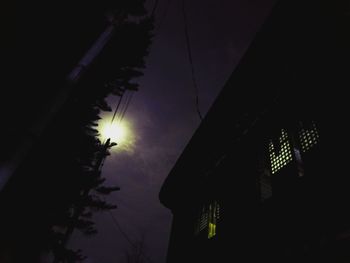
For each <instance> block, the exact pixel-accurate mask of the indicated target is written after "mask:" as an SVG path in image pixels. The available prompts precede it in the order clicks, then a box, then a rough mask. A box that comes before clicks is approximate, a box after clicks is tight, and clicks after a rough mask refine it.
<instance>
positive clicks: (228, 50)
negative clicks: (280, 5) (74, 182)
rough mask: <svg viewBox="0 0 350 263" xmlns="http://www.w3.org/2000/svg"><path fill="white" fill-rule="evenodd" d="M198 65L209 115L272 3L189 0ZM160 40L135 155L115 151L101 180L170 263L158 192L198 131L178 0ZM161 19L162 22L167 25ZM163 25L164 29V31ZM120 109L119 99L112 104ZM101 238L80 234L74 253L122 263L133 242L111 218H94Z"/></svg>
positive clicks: (150, 246) (124, 219)
mask: <svg viewBox="0 0 350 263" xmlns="http://www.w3.org/2000/svg"><path fill="white" fill-rule="evenodd" d="M186 2H187V3H186V6H187V16H188V21H189V25H188V27H189V33H190V39H191V44H192V53H193V60H194V65H195V70H196V76H197V81H198V86H199V101H200V102H199V103H200V109H201V112H202V114H203V115H204V114H205V113H206V112H207V110H208V109H209V107H210V105H211V104H212V103H213V101H214V99H215V98H216V96H217V95H218V92H219V91H220V89H221V88H222V86H223V85H224V83H225V82H226V80H227V79H228V77H229V76H230V74H231V73H232V71H233V70H234V68H235V66H236V65H237V63H238V62H239V59H240V57H241V56H242V55H243V53H244V51H245V49H246V48H247V46H248V44H249V43H250V41H251V39H252V38H253V37H254V34H255V32H256V30H257V29H258V28H259V26H260V25H261V23H262V21H263V20H264V18H265V17H266V15H267V14H268V13H269V11H270V8H271V6H272V2H274V1H273V0H265V1H261V0H215V1H209V0H208V1H203V0H192V1H186ZM156 15H157V17H156V18H157V21H156V36H155V38H154V41H153V44H152V46H151V50H150V51H151V52H150V55H149V56H148V58H147V68H146V69H145V76H144V77H142V78H140V79H139V83H140V84H141V85H140V91H138V92H137V93H136V94H135V95H134V97H133V100H132V102H131V105H130V107H129V110H128V112H127V114H126V116H125V119H126V120H127V121H129V122H130V124H131V125H132V126H133V130H134V132H135V144H134V148H133V151H119V152H118V151H117V152H115V153H113V154H112V156H110V157H109V158H108V159H107V161H106V162H105V165H104V168H103V174H104V176H106V177H107V181H108V183H109V184H111V185H118V186H120V187H121V191H119V192H116V193H113V194H112V195H111V196H110V197H109V201H111V202H112V203H115V204H116V205H118V209H116V210H114V211H112V212H113V214H114V216H115V217H116V219H117V220H118V221H119V223H120V225H121V227H122V228H123V230H124V231H125V232H126V233H127V235H128V236H129V237H130V238H131V239H132V240H133V242H136V241H137V240H140V238H141V236H143V237H144V240H145V250H144V252H145V254H147V255H148V256H149V257H150V258H151V260H152V262H154V263H161V262H165V257H166V252H167V245H168V239H169V231H170V226H171V218H172V217H171V212H170V211H169V210H167V209H166V208H164V207H163V206H162V205H161V204H160V202H159V199H158V193H159V190H160V187H161V185H162V183H163V181H164V179H165V178H166V176H167V175H168V173H169V171H170V169H171V168H172V167H173V165H174V164H175V162H176V160H177V158H178V157H179V155H180V154H181V152H182V151H183V149H184V147H185V146H186V144H187V143H188V142H189V140H190V138H191V136H192V134H193V133H194V131H195V129H196V128H197V127H198V125H199V118H198V115H197V113H196V110H195V93H194V88H193V85H192V82H191V75H190V66H189V62H188V57H187V51H186V42H185V37H184V23H183V19H182V13H181V1H179V0H169V1H168V0H160V2H159V6H158V9H157V14H156ZM163 18H164V19H163ZM160 22H161V26H160V27H159V24H160ZM110 101H111V102H112V103H115V101H116V98H110ZM95 220H96V221H97V228H98V231H99V233H98V234H97V235H95V236H93V237H91V238H85V237H82V236H81V235H80V234H79V232H78V231H76V232H75V234H74V235H73V238H72V242H71V243H72V246H74V247H76V248H82V249H83V253H84V254H85V255H87V256H88V257H89V259H88V260H87V261H86V262H90V263H92V262H94V263H112V262H125V260H123V259H124V255H125V252H126V251H128V250H130V248H131V247H130V245H129V243H128V242H127V241H126V240H125V239H124V238H123V236H122V235H121V233H120V232H119V230H118V229H117V228H116V226H115V225H114V224H113V220H112V218H111V216H110V215H109V214H108V213H105V212H103V213H98V214H97V215H96V216H95Z"/></svg>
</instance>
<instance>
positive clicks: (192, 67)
mask: <svg viewBox="0 0 350 263" xmlns="http://www.w3.org/2000/svg"><path fill="white" fill-rule="evenodd" d="M182 13H183V18H184V25H185V37H186V47H187V53H188V59H189V62H190V66H191V76H192V82H193V86H194V90H195V96H196V110H197V113H198V116H199V118H200V120H201V121H202V120H203V117H202V114H201V112H200V109H199V96H198V85H197V80H196V75H195V70H194V64H193V58H192V51H191V42H190V37H189V32H188V22H187V15H186V6H185V0H182Z"/></svg>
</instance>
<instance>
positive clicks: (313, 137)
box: [299, 122, 319, 152]
mask: <svg viewBox="0 0 350 263" xmlns="http://www.w3.org/2000/svg"><path fill="white" fill-rule="evenodd" d="M299 139H300V144H301V150H302V151H303V152H306V151H308V150H310V149H311V148H312V147H314V146H315V145H316V144H318V142H319V135H318V131H317V128H316V125H315V123H314V122H312V124H311V127H310V128H309V129H304V128H302V129H301V130H300V132H299Z"/></svg>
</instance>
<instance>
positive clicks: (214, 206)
mask: <svg viewBox="0 0 350 263" xmlns="http://www.w3.org/2000/svg"><path fill="white" fill-rule="evenodd" d="M219 218H220V206H219V203H218V202H216V201H214V202H212V203H210V204H209V205H204V206H203V207H202V210H201V211H200V215H199V222H198V224H197V227H196V234H199V232H201V231H202V230H204V229H208V238H209V239H210V238H212V237H214V236H215V235H216V226H217V222H218V219H219Z"/></svg>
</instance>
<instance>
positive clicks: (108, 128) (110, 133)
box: [101, 123, 127, 144]
mask: <svg viewBox="0 0 350 263" xmlns="http://www.w3.org/2000/svg"><path fill="white" fill-rule="evenodd" d="M126 136H127V129H126V128H125V126H124V125H121V124H120V123H109V124H108V123H106V124H105V125H103V126H102V127H101V137H102V139H103V140H107V139H111V141H112V142H116V143H118V144H119V143H122V142H123V141H124V140H125V138H126Z"/></svg>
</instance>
